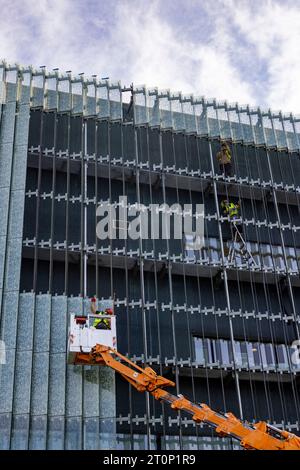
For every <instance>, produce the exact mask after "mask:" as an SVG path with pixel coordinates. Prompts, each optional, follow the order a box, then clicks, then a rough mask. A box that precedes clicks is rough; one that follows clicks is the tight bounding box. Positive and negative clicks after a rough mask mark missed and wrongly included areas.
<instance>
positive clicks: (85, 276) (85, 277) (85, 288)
mask: <svg viewBox="0 0 300 470" xmlns="http://www.w3.org/2000/svg"><path fill="white" fill-rule="evenodd" d="M83 127H84V145H83V149H84V151H83V195H82V197H83V226H84V228H83V250H84V259H83V298H84V299H85V298H86V297H87V292H88V252H87V249H88V248H87V242H88V240H87V196H88V193H87V184H88V180H87V171H88V163H87V121H86V120H85V119H84V120H83Z"/></svg>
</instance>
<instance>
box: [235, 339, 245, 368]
mask: <svg viewBox="0 0 300 470" xmlns="http://www.w3.org/2000/svg"><path fill="white" fill-rule="evenodd" d="M234 349H235V361H236V365H237V366H238V367H245V364H244V362H243V354H242V348H241V343H239V342H238V341H235V342H234Z"/></svg>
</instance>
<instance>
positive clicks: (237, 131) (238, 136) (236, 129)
mask: <svg viewBox="0 0 300 470" xmlns="http://www.w3.org/2000/svg"><path fill="white" fill-rule="evenodd" d="M228 116H229V120H230V127H231V132H232V139H233V140H243V133H242V129H241V126H240V120H239V115H238V112H237V110H236V109H232V110H230V111H228Z"/></svg>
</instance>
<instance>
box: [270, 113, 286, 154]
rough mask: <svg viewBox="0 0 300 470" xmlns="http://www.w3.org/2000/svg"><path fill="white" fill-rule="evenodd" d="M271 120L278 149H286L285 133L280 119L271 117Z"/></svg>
mask: <svg viewBox="0 0 300 470" xmlns="http://www.w3.org/2000/svg"><path fill="white" fill-rule="evenodd" d="M272 120H273V126H274V129H275V134H276V139H277V145H278V147H279V148H285V147H287V141H286V137H285V132H284V129H283V123H282V119H281V118H279V117H276V118H274V117H273V118H272Z"/></svg>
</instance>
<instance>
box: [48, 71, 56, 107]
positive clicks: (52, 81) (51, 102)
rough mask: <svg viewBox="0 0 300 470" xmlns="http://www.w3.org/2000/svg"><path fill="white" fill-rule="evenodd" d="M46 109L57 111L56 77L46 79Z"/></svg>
mask: <svg viewBox="0 0 300 470" xmlns="http://www.w3.org/2000/svg"><path fill="white" fill-rule="evenodd" d="M46 90H47V91H46V103H45V105H46V108H47V109H57V106H58V81H57V77H51V78H46Z"/></svg>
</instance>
